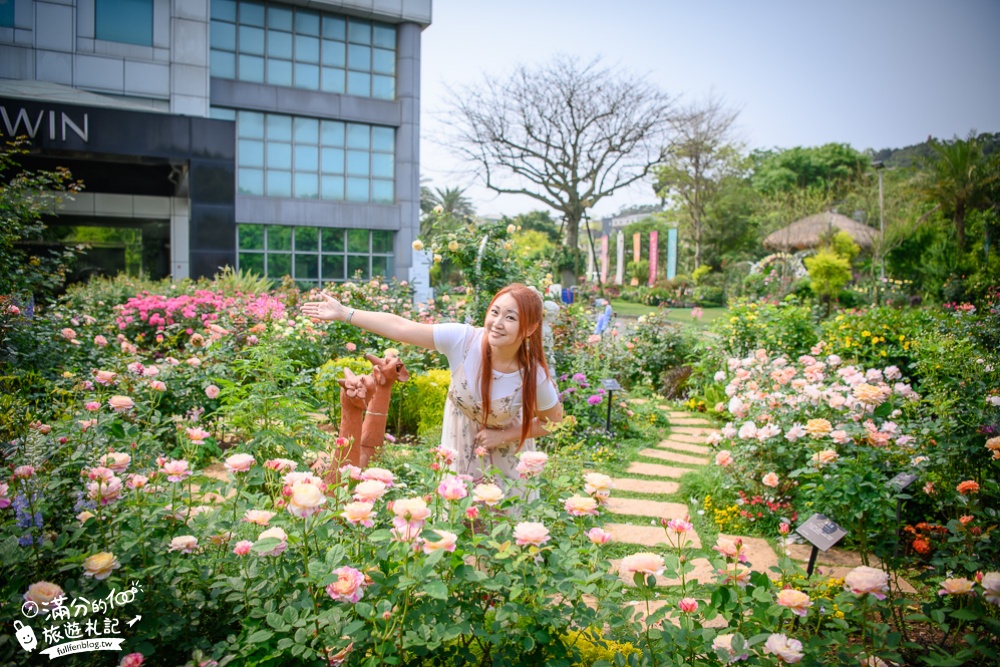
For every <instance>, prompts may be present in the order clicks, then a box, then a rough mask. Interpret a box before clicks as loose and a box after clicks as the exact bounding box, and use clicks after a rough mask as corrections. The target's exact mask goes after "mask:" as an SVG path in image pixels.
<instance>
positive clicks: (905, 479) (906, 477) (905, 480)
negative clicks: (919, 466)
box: [886, 472, 917, 492]
mask: <svg viewBox="0 0 1000 667" xmlns="http://www.w3.org/2000/svg"><path fill="white" fill-rule="evenodd" d="M916 480H917V476H916V475H914V474H913V473H909V472H901V473H899V474H898V475H896V476H895V477H893V478H892V479H890V480H889V481H888V482H886V485H887V486H888V487H889V488H892V489H896V491H897V492H899V491H902V490H903V489H905V488H906V487H908V486H909V485H910V484H913V482H915V481H916Z"/></svg>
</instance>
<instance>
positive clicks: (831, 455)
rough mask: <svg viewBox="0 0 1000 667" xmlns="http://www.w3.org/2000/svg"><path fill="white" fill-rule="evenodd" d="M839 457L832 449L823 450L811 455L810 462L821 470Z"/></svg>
mask: <svg viewBox="0 0 1000 667" xmlns="http://www.w3.org/2000/svg"><path fill="white" fill-rule="evenodd" d="M838 458H840V455H839V454H837V451H836V450H834V449H824V450H823V451H820V452H816V453H815V454H813V455H812V462H813V465H815V466H816V467H818V468H821V467H823V466H825V465H827V464H829V463H833V462H834V461H836V460H837V459H838Z"/></svg>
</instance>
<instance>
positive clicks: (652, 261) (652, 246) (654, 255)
mask: <svg viewBox="0 0 1000 667" xmlns="http://www.w3.org/2000/svg"><path fill="white" fill-rule="evenodd" d="M659 238H660V233H659V232H650V233H649V285H650V286H651V287H652V286H653V284H655V283H656V269H657V260H658V259H659V258H660V252H659V249H658V248H657V247H656V242H657V241H658V240H659Z"/></svg>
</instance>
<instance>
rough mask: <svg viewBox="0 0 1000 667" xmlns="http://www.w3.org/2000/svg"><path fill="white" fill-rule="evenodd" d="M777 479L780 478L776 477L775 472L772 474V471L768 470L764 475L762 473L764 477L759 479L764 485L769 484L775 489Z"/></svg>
mask: <svg viewBox="0 0 1000 667" xmlns="http://www.w3.org/2000/svg"><path fill="white" fill-rule="evenodd" d="M779 481H780V480H779V479H778V476H777V475H776V474H774V473H773V472H769V473H767V474H766V475H764V477H763V478H762V479H761V480H760V483H761V484H763V485H764V486H769V487H771V488H772V489H776V488H777V487H778V482H779Z"/></svg>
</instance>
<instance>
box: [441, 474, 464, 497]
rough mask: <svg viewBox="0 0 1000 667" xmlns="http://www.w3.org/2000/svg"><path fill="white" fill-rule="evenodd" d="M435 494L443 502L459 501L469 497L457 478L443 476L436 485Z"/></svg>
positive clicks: (461, 482) (462, 483)
mask: <svg viewBox="0 0 1000 667" xmlns="http://www.w3.org/2000/svg"><path fill="white" fill-rule="evenodd" d="M437 493H438V495H439V496H441V497H442V498H444V499H445V500H461V499H462V498H464V497H466V496H467V495H469V490H468V489H467V488H466V487H465V482H463V481H462V480H460V479H459V478H458V477H455V476H454V475H445V477H444V479H442V480H441V483H440V484H438V488H437Z"/></svg>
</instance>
